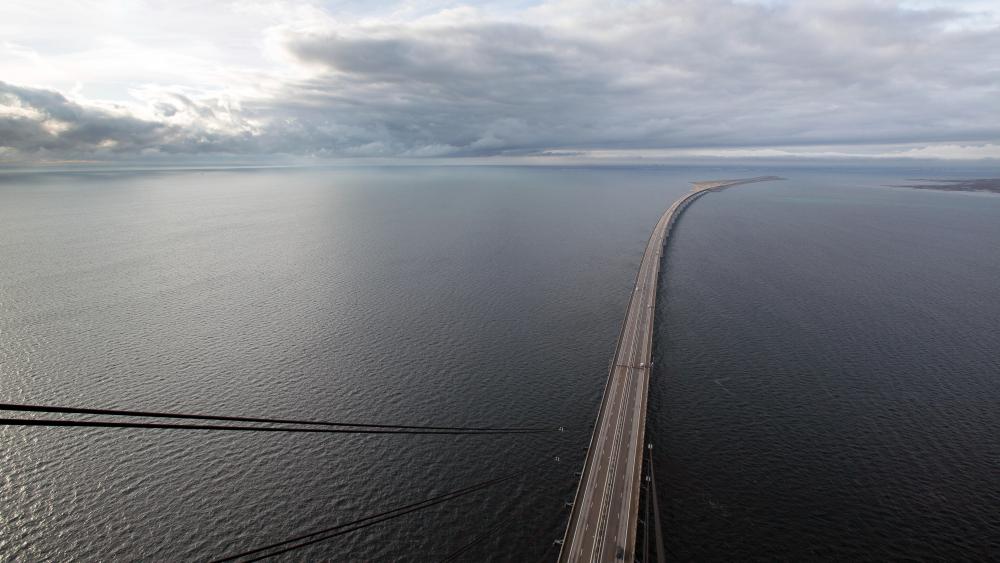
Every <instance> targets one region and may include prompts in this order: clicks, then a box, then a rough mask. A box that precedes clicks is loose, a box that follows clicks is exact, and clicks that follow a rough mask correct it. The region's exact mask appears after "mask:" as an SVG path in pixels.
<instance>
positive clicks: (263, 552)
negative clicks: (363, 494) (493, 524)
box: [213, 462, 548, 563]
mask: <svg viewBox="0 0 1000 563" xmlns="http://www.w3.org/2000/svg"><path fill="white" fill-rule="evenodd" d="M546 463H548V462H542V463H537V464H535V465H532V466H530V467H527V468H525V469H522V470H520V471H514V472H512V473H508V474H506V475H502V476H500V477H496V478H493V479H489V480H487V481H481V482H479V483H476V484H474V485H470V486H468V487H464V488H461V489H457V490H454V491H451V492H448V493H444V494H441V495H437V496H433V497H431V498H428V499H424V500H422V501H419V502H415V503H412V504H408V505H406V506H400V507H398V508H394V509H391V510H386V511H384V512H380V513H378V514H371V515H369V516H365V517H363V518H358V519H357V520H353V521H351V522H344V523H343V524H337V525H335V526H330V527H329V528H324V529H322V530H317V531H315V532H310V533H308V534H302V535H299V536H295V537H292V538H289V539H286V540H283V541H280V542H275V543H272V544H268V545H264V546H261V547H257V548H254V549H251V550H248V551H244V552H242V553H237V554H234V555H228V556H226V557H223V558H221V559H217V560H215V561H213V563H224V562H226V561H235V560H237V559H243V560H245V561H260V560H262V559H267V558H269V557H274V556H275V555H280V554H282V553H287V552H289V551H294V550H296V549H300V548H303V547H305V546H308V545H312V544H315V543H319V542H323V541H326V540H328V539H331V538H334V537H337V536H340V535H343V534H347V533H350V532H354V531H357V530H361V529H363V528H367V527H369V526H374V525H376V524H380V523H382V522H385V521H388V520H392V519H394V518H398V517H400V516H403V515H406V514H410V513H411V512H416V511H418V510H423V509H425V508H429V507H431V506H435V505H438V504H441V503H444V502H448V501H450V500H454V499H457V498H459V497H463V496H466V495H470V494H472V493H475V492H478V491H481V490H483V489H488V488H490V487H492V486H494V485H498V484H500V483H503V482H505V481H510V480H511V479H514V478H516V477H520V476H521V475H524V474H525V473H528V472H530V471H533V470H534V469H537V468H539V467H541V466H542V465H545V464H546ZM247 558H249V559H247Z"/></svg>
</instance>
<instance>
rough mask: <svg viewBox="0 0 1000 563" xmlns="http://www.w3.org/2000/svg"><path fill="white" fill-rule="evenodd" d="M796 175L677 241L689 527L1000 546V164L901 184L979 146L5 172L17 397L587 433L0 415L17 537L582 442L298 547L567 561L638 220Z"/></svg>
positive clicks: (148, 547) (670, 477)
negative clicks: (264, 427)
mask: <svg viewBox="0 0 1000 563" xmlns="http://www.w3.org/2000/svg"><path fill="white" fill-rule="evenodd" d="M772 173H777V174H781V175H782V176H785V177H788V178H790V180H789V181H787V182H782V183H774V184H759V185H753V186H742V187H739V188H734V189H733V190H729V191H726V192H723V193H720V194H711V195H709V196H707V197H704V198H702V199H701V200H699V202H698V203H697V204H696V205H694V206H692V207H691V208H690V209H689V210H688V211H687V212H686V213H685V216H684V218H683V219H682V221H681V223H680V224H679V228H678V229H677V230H676V231H675V235H676V236H675V239H674V240H673V242H672V243H671V246H670V249H669V253H668V262H667V265H666V270H665V277H664V278H663V279H664V280H665V283H664V286H663V287H662V293H661V302H660V305H659V310H658V323H659V327H660V328H659V329H658V341H657V349H656V350H657V351H656V354H657V357H658V366H659V369H658V370H657V373H655V374H654V386H653V389H652V395H651V407H652V409H653V410H652V411H651V417H650V429H649V430H650V432H651V435H652V437H653V440H654V441H655V443H656V450H655V451H656V455H657V458H656V463H657V471H658V473H659V474H658V478H659V481H660V482H661V485H660V486H661V489H660V491H661V510H662V511H663V513H664V517H665V522H666V528H667V537H668V539H669V546H668V547H669V549H670V550H671V552H672V554H673V556H674V557H675V558H679V559H713V558H718V559H734V558H736V559H747V558H755V557H759V558H772V559H773V558H779V559H789V558H791V559H798V558H816V557H822V556H827V557H830V558H837V557H840V558H844V557H848V558H853V557H857V556H859V555H866V556H870V557H871V558H884V557H895V556H902V555H910V556H913V557H934V556H939V557H945V558H983V557H984V556H985V557H989V556H993V557H995V554H996V550H997V536H998V530H1000V525H998V522H997V516H996V514H997V511H996V510H993V508H994V507H996V506H998V505H1000V498H998V485H997V483H998V478H997V469H996V468H997V467H998V465H1000V463H998V462H1000V452H998V449H997V439H996V437H995V436H996V432H995V430H994V428H996V427H997V425H998V424H997V423H998V422H1000V421H998V419H997V416H998V414H997V413H998V411H997V407H996V405H997V404H1000V402H998V399H1000V396H998V385H997V383H998V382H997V372H998V365H997V350H998V349H1000V348H998V344H1000V342H998V340H997V338H998V337H997V334H998V333H1000V331H998V328H1000V326H998V324H997V323H998V321H997V319H998V318H1000V305H998V298H997V296H996V291H995V283H996V280H997V279H998V278H997V274H998V273H1000V272H998V268H1000V266H998V264H1000V260H998V255H997V252H998V251H997V248H998V247H997V243H998V242H1000V227H998V225H1000V198H998V197H996V196H990V195H983V194H958V193H937V192H918V191H907V190H897V189H889V188H880V187H878V186H880V185H881V184H885V183H890V182H892V181H897V180H899V179H903V178H907V177H948V178H955V177H962V176H961V171H955V170H950V171H942V172H941V173H940V174H939V175H938V176H935V174H934V172H933V171H930V172H929V171H926V170H905V171H904V170H899V171H882V172H877V171H876V172H873V171H855V172H851V173H846V172H844V173H838V174H836V175H833V174H832V173H830V172H829V171H816V170H804V169H794V170H774V169H760V170H740V169H717V168H716V169H708V168H669V169H657V168H646V169H641V168H640V169H636V168H632V169H629V168H620V169H615V168H599V169H593V168H591V169H587V168H577V169H572V168H568V169H540V168H491V167H468V168H465V167H448V168H433V167H412V168H402V167H400V168H380V169H375V168H368V169H366V168H342V169H312V170H216V171H182V172H176V171H175V172H101V173H98V172H90V173H79V174H74V173H46V174H13V173H5V174H2V175H0V401H3V402H23V403H41V404H65V405H73V406H88V407H106V408H122V409H141V410H168V411H178V412H192V413H210V414H223V415H255V416H267V417H291V418H312V419H322V420H347V421H356V422H374V423H406V424H434V425H462V426H486V425H490V426H494V425H503V426H510V425H518V426H537V425H547V426H557V425H564V426H566V427H567V428H568V432H566V433H565V434H556V433H553V434H546V435H541V436H538V435H531V436H501V437H485V436H483V437H454V436H448V437H442V436H425V437H398V436H344V435H310V434H290V435H281V434H255V435H248V434H244V433H235V434H233V433H205V432H196V431H159V430H105V429H86V430H72V429H54V428H30V429H29V428H16V427H0V467H2V471H0V507H2V509H0V560H59V561H63V560H123V559H124V560H205V559H211V558H213V557H218V556H222V555H225V554H227V553H232V552H234V551H239V550H242V549H248V548H251V547H255V546H258V545H260V544H264V543H269V542H273V541H277V540H281V539H284V538H286V537H289V536H292V535H295V534H299V533H303V532H308V531H312V530H315V529H319V528H323V527H326V526H330V525H334V524H337V523H339V522H343V521H345V520H351V519H354V518H357V517H359V516H361V515H364V514H367V513H372V512H378V511H381V510H384V509H387V508H392V507H395V506H398V505H401V504H407V503H411V502H415V501H418V500H421V499H423V498H427V497H430V496H433V495H437V494H441V493H444V492H447V491H449V490H453V489H456V488H460V487H464V486H467V485H471V484H473V483H476V482H479V481H482V480H484V479H488V478H490V477H494V476H497V475H501V474H505V473H507V472H511V471H518V470H524V469H526V468H529V467H532V466H533V465H534V464H537V463H539V462H546V460H551V459H552V458H553V457H555V456H558V457H560V458H561V460H562V461H561V462H559V463H556V462H554V461H551V462H547V463H544V464H543V465H542V466H541V467H540V468H535V469H531V470H530V471H528V472H527V473H526V474H525V475H524V476H523V477H519V478H518V479H516V480H514V481H512V482H510V483H506V484H504V485H502V486H500V487H497V488H492V489H487V490H486V491H483V492H481V493H477V494H475V495H470V496H468V497H464V498H462V499H461V500H457V501H454V502H449V503H446V504H442V505H439V506H436V507H433V508H431V509H428V510H425V511H421V512H418V513H415V514H413V515H408V516H405V517H402V518H399V519H396V520H393V521H392V522H389V523H386V524H382V525H379V526H375V527H372V528H368V529H366V530H365V531H364V532H359V533H355V534H347V535H344V536H341V537H338V538H336V539H333V540H330V541H327V542H323V543H320V544H316V545H313V546H310V547H308V548H306V549H303V550H300V551H297V552H294V553H291V554H288V555H286V556H284V557H283V559H284V560H289V561H292V560H317V559H326V560H335V561H343V560H402V561H428V560H438V559H440V558H442V557H444V556H446V555H448V554H450V553H452V552H453V551H455V550H456V549H458V548H459V547H461V546H463V545H464V544H466V543H468V542H470V541H471V540H473V539H474V538H476V537H477V536H478V535H479V534H481V533H483V532H485V531H486V530H488V529H489V528H491V527H492V526H494V525H496V524H498V523H502V525H501V527H500V528H499V529H498V530H496V531H494V532H492V533H491V534H489V536H488V537H487V538H486V540H485V541H484V542H483V543H482V544H480V545H478V546H477V547H476V548H474V549H472V550H471V551H469V552H468V553H467V554H466V556H465V558H464V560H468V561H485V560H493V561H535V560H546V559H553V558H554V557H555V554H556V548H555V546H553V544H552V541H553V540H554V539H556V538H558V537H561V534H562V527H563V526H564V524H565V519H566V516H567V514H566V509H565V507H564V503H565V501H567V500H569V499H570V498H571V497H572V494H573V491H574V489H575V486H576V483H575V477H574V475H573V473H574V472H575V471H577V470H578V469H579V466H580V465H581V464H582V460H583V449H582V448H583V446H584V445H585V444H586V442H587V439H588V437H589V424H590V423H591V422H592V421H593V418H594V416H595V414H596V412H595V410H596V407H597V405H598V402H599V400H600V396H601V393H602V391H603V385H604V381H605V378H606V375H607V371H606V370H607V364H608V361H609V359H610V356H611V353H612V348H613V346H614V341H615V337H616V335H617V332H618V328H619V325H620V323H621V320H622V316H623V314H624V308H625V304H626V302H627V299H628V294H629V289H630V286H631V283H632V280H633V278H634V276H635V271H636V269H637V267H638V261H639V258H640V256H641V254H642V251H643V248H644V245H645V243H646V239H647V237H648V235H649V230H650V229H651V228H652V225H653V224H654V223H655V221H656V219H657V217H658V216H659V214H660V213H661V212H662V210H663V209H664V208H666V206H667V205H669V203H670V202H671V201H673V200H674V199H675V198H676V197H677V196H679V195H680V194H682V193H683V192H684V191H686V190H687V189H688V188H689V186H688V184H687V183H688V182H690V181H694V180H704V179H711V178H718V177H734V176H735V177H740V176H755V175H760V174H772ZM915 174H918V175H915ZM723 389H725V390H723ZM720 507H721V508H720ZM990 550H992V551H990Z"/></svg>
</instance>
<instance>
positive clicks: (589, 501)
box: [559, 176, 782, 563]
mask: <svg viewBox="0 0 1000 563" xmlns="http://www.w3.org/2000/svg"><path fill="white" fill-rule="evenodd" d="M780 179H782V178H778V177H776V176H761V177H757V178H741V179H736V180H715V181H708V182H695V183H694V189H693V190H692V191H691V192H689V193H687V194H685V195H684V196H683V197H681V198H680V199H678V200H677V201H675V202H674V203H673V204H672V205H671V206H670V207H669V208H668V209H667V210H666V211H665V212H664V213H663V215H662V216H661V217H660V219H659V221H657V223H656V226H655V227H654V228H653V232H652V234H651V235H650V237H649V243H648V244H647V245H646V250H645V252H644V253H643V255H642V261H641V262H640V263H639V273H638V274H637V276H636V281H635V286H634V288H633V289H632V295H631V297H630V298H629V303H628V310H627V311H626V313H625V321H624V322H623V323H622V328H621V332H620V333H619V335H618V345H617V346H616V348H615V355H614V361H613V363H612V365H611V369H610V373H609V375H608V382H607V384H606V386H605V389H604V396H603V398H602V399H601V406H600V410H599V412H598V415H597V422H596V424H595V425H594V431H593V434H592V435H591V438H590V446H589V447H588V449H587V459H586V461H585V462H584V468H583V472H582V473H581V478H580V484H579V485H578V487H577V491H576V496H575V498H574V500H573V510H572V513H571V515H570V520H569V524H568V526H567V528H566V535H565V537H564V538H563V540H562V550H561V551H560V554H559V561H561V562H567V563H568V562H591V561H633V560H634V559H635V535H636V528H637V522H638V515H639V511H638V505H639V483H640V477H641V474H642V459H643V444H644V442H643V437H644V434H645V428H646V398H647V391H648V389H649V376H650V368H651V361H650V360H651V357H652V353H653V346H652V344H653V342H652V338H653V315H654V313H655V305H656V289H657V282H658V278H659V273H660V257H661V256H662V253H663V250H664V247H665V244H666V241H667V237H668V236H669V234H670V230H671V228H672V227H673V225H674V223H675V222H676V221H677V218H678V217H679V216H680V214H681V213H682V212H683V211H684V209H685V208H686V207H687V206H688V205H690V204H691V203H692V202H693V201H694V200H696V199H698V198H699V197H701V196H703V195H705V194H706V193H708V192H710V191H716V190H721V189H724V188H728V187H731V186H735V185H738V184H747V183H751V182H763V181H769V180H780Z"/></svg>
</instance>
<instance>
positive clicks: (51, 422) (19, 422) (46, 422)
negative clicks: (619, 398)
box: [0, 418, 553, 436]
mask: <svg viewBox="0 0 1000 563" xmlns="http://www.w3.org/2000/svg"><path fill="white" fill-rule="evenodd" d="M0 426H61V427H83V428H142V429H155V430H224V431H242V432H290V433H298V432H305V433H313V434H424V435H454V436H486V435H490V434H539V433H543V432H553V430H472V431H467V430H409V429H401V430H392V429H389V428H294V427H279V426H239V425H223V424H169V423H162V422H116V421H104V420H58V419H48V418H0Z"/></svg>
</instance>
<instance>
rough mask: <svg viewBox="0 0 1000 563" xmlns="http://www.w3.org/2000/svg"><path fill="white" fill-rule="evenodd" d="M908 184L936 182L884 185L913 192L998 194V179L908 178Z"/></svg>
mask: <svg viewBox="0 0 1000 563" xmlns="http://www.w3.org/2000/svg"><path fill="white" fill-rule="evenodd" d="M907 181H909V182H937V183H935V184H886V187H889V188H910V189H914V190H939V191H944V192H986V193H994V194H1000V178H978V179H975V180H931V179H928V178H910V179H908V180H907Z"/></svg>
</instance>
